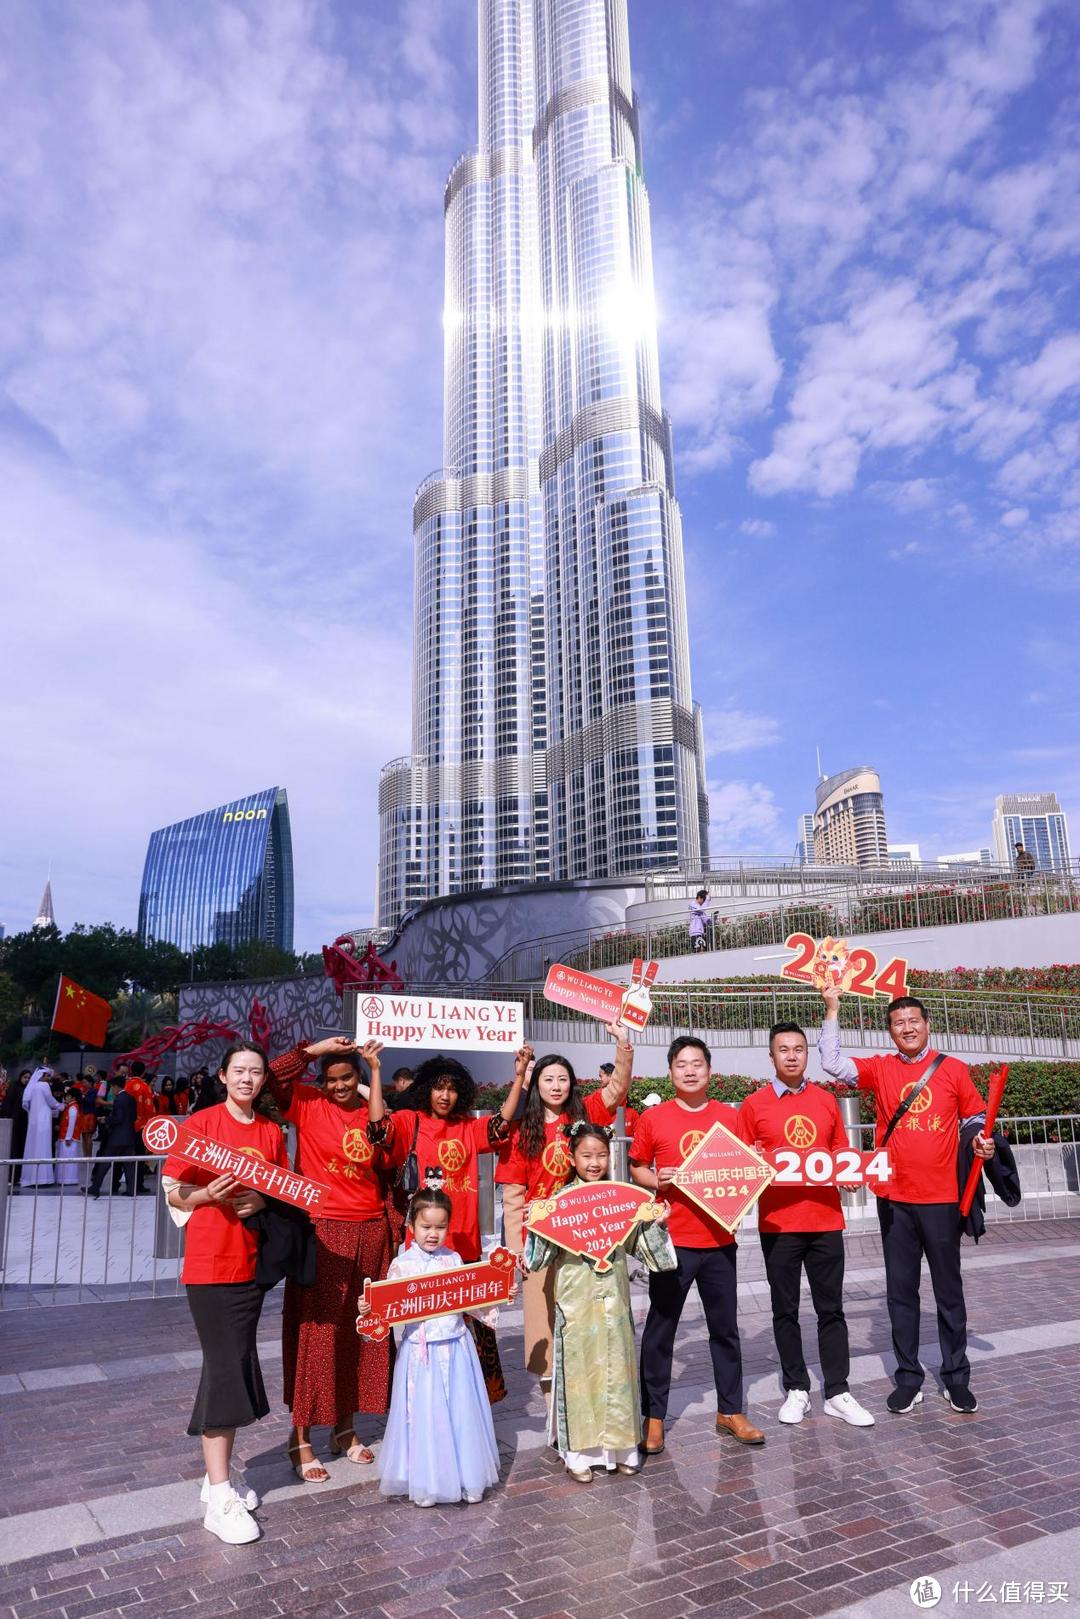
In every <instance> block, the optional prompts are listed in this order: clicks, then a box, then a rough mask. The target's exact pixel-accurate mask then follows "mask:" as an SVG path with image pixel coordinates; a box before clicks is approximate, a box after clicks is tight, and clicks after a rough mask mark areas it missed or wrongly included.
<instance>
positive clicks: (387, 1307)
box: [356, 1248, 517, 1343]
mask: <svg viewBox="0 0 1080 1619" xmlns="http://www.w3.org/2000/svg"><path fill="white" fill-rule="evenodd" d="M516 1268H517V1267H516V1263H515V1260H514V1256H513V1254H512V1253H511V1252H510V1250H509V1249H508V1248H493V1249H492V1250H491V1253H490V1254H489V1255H488V1257H487V1258H486V1259H482V1260H480V1262H479V1263H478V1264H476V1265H462V1266H461V1267H460V1268H457V1267H455V1269H454V1270H433V1271H431V1272H430V1273H429V1274H428V1275H426V1276H423V1275H421V1276H400V1277H397V1278H396V1279H395V1280H394V1281H392V1282H372V1281H370V1280H368V1281H366V1282H365V1283H364V1303H365V1304H367V1305H370V1307H371V1308H370V1314H368V1315H360V1316H357V1318H356V1330H357V1332H358V1333H359V1334H360V1336H361V1338H370V1339H372V1341H373V1342H374V1343H381V1342H382V1341H383V1339H384V1338H388V1337H389V1336H390V1330H391V1328H392V1327H395V1326H405V1325H407V1324H408V1323H409V1322H410V1321H430V1320H431V1319H432V1318H433V1317H434V1316H437V1315H457V1314H458V1312H459V1311H461V1310H490V1309H491V1308H492V1307H493V1306H494V1305H496V1304H508V1303H509V1302H510V1300H511V1299H512V1298H513V1296H514V1285H515V1274H516Z"/></svg>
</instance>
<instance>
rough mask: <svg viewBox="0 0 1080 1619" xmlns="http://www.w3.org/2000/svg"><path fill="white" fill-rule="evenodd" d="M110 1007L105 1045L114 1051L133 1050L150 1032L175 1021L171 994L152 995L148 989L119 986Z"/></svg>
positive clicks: (174, 1007) (174, 1008)
mask: <svg viewBox="0 0 1080 1619" xmlns="http://www.w3.org/2000/svg"><path fill="white" fill-rule="evenodd" d="M112 1009H113V1015H112V1022H111V1023H110V1024H109V1045H110V1046H111V1047H112V1048H113V1050H114V1051H134V1050H135V1048H136V1047H137V1046H141V1045H142V1043H143V1041H144V1040H148V1039H149V1038H150V1036H151V1035H152V1034H160V1033H161V1031H162V1029H167V1028H168V1027H169V1025H170V1024H171V1023H175V1022H176V997H175V995H155V994H154V993H153V991H152V990H146V989H133V990H121V992H120V994H119V995H117V996H116V997H115V998H114V999H113V1001H112Z"/></svg>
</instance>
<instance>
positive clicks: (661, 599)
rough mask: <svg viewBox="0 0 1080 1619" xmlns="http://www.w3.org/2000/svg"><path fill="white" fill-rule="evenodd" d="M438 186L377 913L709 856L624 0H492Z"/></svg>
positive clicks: (388, 918) (385, 915)
mask: <svg viewBox="0 0 1080 1619" xmlns="http://www.w3.org/2000/svg"><path fill="white" fill-rule="evenodd" d="M478 15H479V58H480V63H479V67H480V72H479V129H480V143H479V147H478V149H477V151H475V152H473V153H471V154H469V155H468V156H466V157H463V158H461V159H460V161H459V162H458V164H457V165H456V167H455V168H454V170H453V171H452V173H451V175H450V179H449V182H448V184H447V187H446V194H445V199H444V206H445V230H446V264H445V301H444V351H443V366H444V411H445V423H444V444H443V459H444V466H443V467H442V468H440V469H439V470H438V471H437V472H435V473H433V474H432V475H431V476H430V477H429V478H427V479H426V480H425V481H424V482H423V483H422V484H421V485H420V488H419V490H418V492H417V497H416V503H415V506H414V510H413V529H414V536H415V544H416V574H415V595H414V630H413V634H414V650H413V752H412V755H411V756H409V757H407V758H404V759H397V760H395V761H394V762H393V763H392V764H389V765H387V766H386V767H385V769H384V771H383V774H382V779H381V782H380V794H379V809H380V868H379V922H380V924H381V925H382V926H392V925H394V924H395V923H396V922H397V921H398V920H399V919H400V917H401V916H402V914H403V913H404V912H405V911H407V910H409V909H410V908H411V907H412V906H413V905H415V904H417V903H419V902H421V901H422V900H425V899H428V898H431V897H433V896H435V895H442V894H453V893H460V892H463V891H466V890H470V889H477V888H486V887H492V886H496V885H500V884H506V883H525V882H544V881H549V880H551V881H554V880H562V879H567V878H602V877H615V876H619V875H624V874H631V873H637V872H641V871H646V870H649V869H651V868H655V867H658V866H675V865H684V866H690V867H694V866H697V865H698V864H699V863H700V862H701V861H702V860H704V859H707V856H708V847H707V821H708V808H707V797H706V790H705V773H704V762H703V748H702V739H701V725H700V717H699V715H698V712H697V710H696V708H695V705H694V702H693V699H692V696H691V688H690V658H689V648H688V636H687V622H686V597H685V586H684V578H683V557H682V531H681V520H680V514H679V507H678V503H677V501H676V499H675V491H674V477H673V468H672V448H671V430H670V424H669V422H668V419H667V417H666V415H665V414H664V411H663V407H662V403H661V399H660V385H659V368H658V360H657V342H656V318H655V311H654V301H653V278H652V247H651V239H650V226H649V205H648V196H647V193H646V189H645V182H644V178H643V170H642V154H641V137H640V130H639V122H638V106H637V101H636V98H635V96H634V94H633V89H632V86H631V79H630V56H629V42H628V33H627V16H626V0H479V4H478Z"/></svg>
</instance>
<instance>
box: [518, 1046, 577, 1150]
mask: <svg viewBox="0 0 1080 1619" xmlns="http://www.w3.org/2000/svg"><path fill="white" fill-rule="evenodd" d="M556 1063H558V1065H559V1067H560V1068H565V1069H566V1072H567V1073H568V1074H569V1075H570V1090H569V1093H568V1094H567V1098H566V1102H565V1104H564V1105H563V1110H562V1111H563V1112H564V1113H565V1115H566V1122H567V1123H568V1124H576V1123H577V1121H578V1119H583V1118H584V1117H585V1103H584V1102H583V1101H582V1098H581V1091H580V1090H579V1089H578V1081H577V1075H576V1074H575V1073H574V1069H573V1064H572V1063H569V1062H567V1060H566V1058H565V1057H560V1056H559V1054H558V1052H555V1051H552V1052H549V1053H548V1055H547V1056H546V1057H538V1058H537V1059H536V1066H535V1068H534V1069H533V1071H532V1078H531V1079H530V1081H529V1088H528V1090H527V1091H526V1092H525V1107H524V1110H523V1112H522V1115H521V1129H520V1131H519V1133H518V1146H519V1147H520V1149H521V1152H522V1156H523V1157H525V1158H527V1159H528V1158H539V1157H540V1155H541V1153H542V1152H543V1150H544V1141H545V1135H544V1126H545V1118H544V1103H543V1099H542V1097H541V1095H540V1086H539V1085H538V1084H537V1081H538V1080H539V1078H540V1075H541V1074H542V1073H543V1072H544V1069H545V1068H553V1067H554V1066H555V1064H556Z"/></svg>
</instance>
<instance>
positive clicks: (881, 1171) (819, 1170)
mask: <svg viewBox="0 0 1080 1619" xmlns="http://www.w3.org/2000/svg"><path fill="white" fill-rule="evenodd" d="M765 1157H766V1158H767V1159H768V1161H769V1163H770V1164H772V1165H773V1167H774V1168H775V1170H776V1184H777V1186H886V1185H888V1182H889V1179H890V1177H891V1176H892V1165H891V1164H890V1163H889V1155H888V1153H887V1152H885V1151H880V1150H879V1151H878V1152H856V1150H855V1148H854V1147H851V1148H848V1149H847V1150H846V1151H844V1152H836V1153H832V1152H824V1151H821V1150H811V1151H810V1152H797V1151H796V1150H795V1149H794V1148H792V1147H778V1148H777V1149H776V1151H775V1152H767V1153H766V1154H765Z"/></svg>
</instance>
